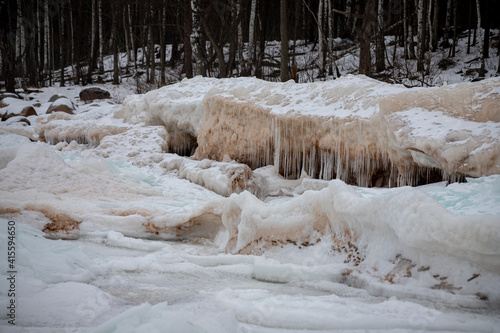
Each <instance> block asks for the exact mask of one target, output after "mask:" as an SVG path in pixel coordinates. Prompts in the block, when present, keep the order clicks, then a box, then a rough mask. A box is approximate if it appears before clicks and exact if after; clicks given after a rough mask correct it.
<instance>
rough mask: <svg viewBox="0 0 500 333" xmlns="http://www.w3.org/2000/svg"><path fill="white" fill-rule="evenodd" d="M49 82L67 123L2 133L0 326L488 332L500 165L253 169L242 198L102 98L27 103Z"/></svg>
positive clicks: (497, 325) (212, 170) (219, 173)
mask: <svg viewBox="0 0 500 333" xmlns="http://www.w3.org/2000/svg"><path fill="white" fill-rule="evenodd" d="M70 91H71V90H70ZM55 92H57V93H59V94H66V95H69V96H68V97H69V98H70V99H71V100H72V101H73V102H74V103H75V104H76V106H77V110H76V112H75V115H74V116H65V115H60V114H58V115H56V116H50V115H46V116H44V115H41V116H38V119H35V118H31V120H33V121H32V123H33V125H32V126H22V125H18V126H16V125H9V126H2V127H0V228H2V231H0V237H1V238H0V253H3V255H2V256H3V258H4V260H2V262H1V266H0V267H1V275H2V276H1V277H0V279H1V280H0V295H1V298H0V308H2V309H5V310H3V311H1V312H0V320H1V321H0V331H2V332H89V331H90V332H148V333H149V332H165V331H168V332H273V333H275V332H299V331H300V332H310V331H340V332H342V331H349V332H367V331H369V332H387V331H393V332H401V331H403V332H417V331H418V332H421V331H424V332H426V331H434V332H435V331H437V332H500V290H499V288H498V286H500V208H499V207H500V176H499V175H492V176H489V177H480V178H475V179H469V182H468V183H464V184H458V183H455V184H451V185H449V186H445V184H444V183H436V184H432V185H426V186H422V187H418V188H408V187H404V188H396V189H374V188H361V187H353V186H348V185H346V184H345V183H343V182H341V181H338V180H334V181H331V182H327V181H320V180H314V179H310V178H308V177H305V176H304V177H302V178H300V179H297V180H285V179H283V178H280V177H278V176H277V175H276V174H275V173H273V169H272V167H266V168H261V169H258V170H254V172H253V173H254V176H255V177H254V178H253V183H251V184H250V183H245V182H243V183H242V184H243V185H245V186H249V189H251V190H252V192H253V193H255V194H256V195H257V197H256V196H253V195H252V194H250V193H249V192H241V191H242V190H243V189H244V188H242V187H236V188H232V190H231V186H229V185H230V184H232V183H234V182H235V181H236V182H238V181H240V180H241V179H243V178H241V177H242V175H243V174H244V172H243V171H244V168H242V167H241V165H238V164H235V163H231V162H230V161H228V162H213V161H208V160H205V161H200V162H196V161H193V160H190V159H187V158H182V157H179V156H177V155H172V154H166V153H164V149H165V145H166V143H167V142H168V141H169V140H170V134H169V133H166V132H165V130H164V128H163V127H158V126H144V124H143V123H141V117H140V114H137V115H136V116H137V117H136V118H134V119H130V121H129V122H125V121H123V120H122V119H117V118H114V117H113V114H114V112H115V111H116V110H117V109H119V107H120V106H119V105H117V104H115V103H113V102H111V103H109V102H108V101H101V102H97V103H92V104H87V105H84V104H83V103H80V102H79V100H78V98H76V96H77V94H76V92H77V91H75V93H74V94H73V95H71V93H67V92H64V90H63V89H62V88H58V89H57V90H52V91H51V90H50V89H49V90H44V92H43V93H41V94H40V95H39V96H38V97H37V98H39V99H40V102H41V105H42V106H40V109H39V110H37V111H40V113H42V114H43V110H42V109H43V108H44V107H46V106H48V104H46V103H47V102H46V100H47V99H48V98H49V97H50V96H51V95H52V94H53V93H55ZM131 100H132V101H133V98H131ZM136 100H137V99H136ZM49 117H53V118H51V119H50V120H49V119H48V118H49ZM57 117H60V118H57ZM56 118H57V119H56ZM46 125H50V126H46ZM51 126H52V127H51ZM492 126H493V125H492ZM104 129H105V130H109V133H108V135H107V136H102V135H101V136H99V135H98V134H99V133H101V134H102V131H103V130H104ZM51 130H54V132H50V131H51ZM45 131H46V132H45ZM42 132H43V133H44V135H45V136H46V137H52V138H54V140H52V142H51V143H52V144H53V145H49V144H47V143H41V142H31V141H30V140H29V139H28V138H26V136H28V137H31V138H36V137H37V136H39V135H40V134H41V133H42ZM12 133H18V134H23V135H25V136H20V135H16V134H12ZM51 133H54V134H51ZM58 133H64V135H63V136H62V137H60V138H59V139H58V138H57V137H56V136H55V135H56V134H58ZM94 134H95V135H97V136H95V141H92V140H87V143H86V144H79V143H77V141H78V140H80V141H82V140H81V138H90V137H93V136H92V135H94ZM50 135H53V136H50ZM62 138H70V139H71V140H73V139H74V140H76V141H71V140H68V141H71V142H69V143H68V142H66V141H65V140H61V139H62ZM48 141H50V140H48ZM58 141H60V142H58ZM239 170H243V171H242V174H239V173H238V172H239ZM187 179H190V180H191V182H190V181H188V180H187ZM195 179H198V180H195ZM238 184H239V183H238ZM201 185H203V186H205V187H203V186H201ZM206 187H208V188H211V189H212V190H209V189H207V188H206ZM215 191H217V192H220V193H221V194H222V195H225V196H227V195H228V191H229V192H231V191H233V192H235V193H234V194H232V195H231V196H229V197H224V196H222V195H220V194H217V193H215ZM240 192H241V193H240ZM8 221H15V227H16V259H15V270H16V272H17V273H16V279H15V289H16V298H15V300H16V326H15V327H13V326H12V325H9V324H8V320H9V318H8V317H7V306H8V304H9V303H8V302H10V299H11V297H10V296H9V295H8V290H9V288H10V281H9V280H7V278H8V277H9V276H10V273H7V272H8V271H9V270H11V269H9V267H8V266H7V265H8V264H9V263H8V261H7V253H8V251H7V245H8V238H7V235H8V233H7V230H8V229H7V228H8V226H9V222H8ZM42 230H45V232H46V233H44V232H42Z"/></svg>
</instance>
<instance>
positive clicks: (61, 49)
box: [59, 4, 65, 87]
mask: <svg viewBox="0 0 500 333" xmlns="http://www.w3.org/2000/svg"><path fill="white" fill-rule="evenodd" d="M63 9H64V7H63V5H62V4H61V5H59V16H60V18H59V68H60V69H61V73H60V74H61V83H60V86H61V87H64V85H65V82H64V53H65V52H64V47H65V45H64V12H63Z"/></svg>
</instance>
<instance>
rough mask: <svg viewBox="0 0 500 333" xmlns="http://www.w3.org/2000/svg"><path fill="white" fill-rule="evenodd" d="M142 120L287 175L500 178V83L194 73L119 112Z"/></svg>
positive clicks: (191, 143)
mask: <svg viewBox="0 0 500 333" xmlns="http://www.w3.org/2000/svg"><path fill="white" fill-rule="evenodd" d="M141 114H143V117H144V118H145V119H146V123H147V124H148V123H149V124H155V125H158V124H160V125H163V126H165V128H166V129H167V131H168V132H169V136H170V138H171V140H170V142H169V144H170V151H173V152H180V153H182V152H184V153H185V154H191V153H192V152H193V151H194V150H195V149H196V150H195V154H194V157H195V158H197V159H200V160H202V159H206V158H208V159H212V160H216V161H222V160H223V159H224V158H229V159H230V160H235V161H237V162H240V163H245V164H247V165H249V166H250V167H251V168H252V169H255V168H258V167H262V166H266V165H275V166H276V170H277V171H279V173H280V174H282V175H284V176H285V177H288V178H298V177H299V176H300V175H301V174H302V173H303V172H304V171H305V172H306V173H307V174H309V175H310V176H312V177H314V178H319V179H326V180H329V179H334V178H338V179H342V180H344V181H346V182H347V183H350V184H356V185H361V186H398V185H418V184H423V183H428V182H432V181H437V180H442V179H447V180H448V179H449V178H450V175H451V176H452V177H451V178H455V179H456V178H462V177H463V175H468V176H473V177H477V176H481V175H491V174H498V173H500V169H499V165H500V142H499V140H500V124H499V118H500V78H493V79H488V80H484V81H482V82H479V83H462V84H458V85H453V86H446V87H441V88H425V89H424V88H420V89H407V88H405V87H403V86H398V85H390V84H387V83H382V82H379V81H376V80H373V79H370V78H367V77H365V76H351V75H350V76H347V77H343V78H340V79H337V80H335V81H326V82H315V83H307V84H296V83H293V82H286V83H274V82H266V81H262V80H258V79H255V78H237V79H220V80H218V79H213V78H201V77H196V78H194V79H191V80H183V81H182V82H181V83H179V84H176V85H172V86H168V87H164V88H161V89H159V90H157V91H154V92H150V93H148V94H146V95H144V96H135V97H134V98H130V99H127V101H125V102H124V105H123V107H122V109H121V110H120V111H118V112H116V113H115V116H119V117H121V118H124V119H134V117H136V118H137V117H140V115H141ZM144 114H145V115H144ZM186 138H187V139H186ZM186 140H187V141H186Z"/></svg>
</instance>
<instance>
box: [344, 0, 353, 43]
mask: <svg viewBox="0 0 500 333" xmlns="http://www.w3.org/2000/svg"><path fill="white" fill-rule="evenodd" d="M352 1H353V0H346V2H345V11H346V13H348V15H347V17H346V23H345V28H344V29H346V31H347V32H348V33H347V34H344V36H345V37H346V38H350V37H351V31H353V30H354V27H353V19H352V18H353V15H352V14H353V12H354V8H353V4H352Z"/></svg>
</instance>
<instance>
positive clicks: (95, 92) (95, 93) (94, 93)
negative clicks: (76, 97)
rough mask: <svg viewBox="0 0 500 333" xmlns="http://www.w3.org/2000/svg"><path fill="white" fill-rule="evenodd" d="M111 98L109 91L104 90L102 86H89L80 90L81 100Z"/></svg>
mask: <svg viewBox="0 0 500 333" xmlns="http://www.w3.org/2000/svg"><path fill="white" fill-rule="evenodd" d="M107 98H111V95H110V93H109V91H106V90H103V89H101V88H97V87H93V88H87V89H83V90H82V91H80V100H82V101H85V102H86V101H93V100H95V99H107Z"/></svg>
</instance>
